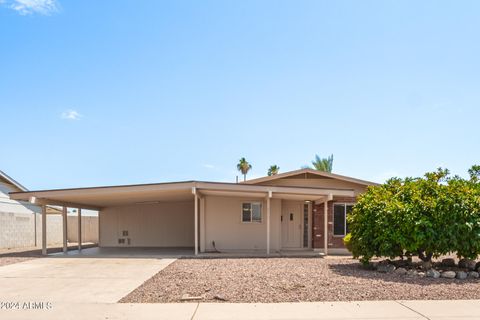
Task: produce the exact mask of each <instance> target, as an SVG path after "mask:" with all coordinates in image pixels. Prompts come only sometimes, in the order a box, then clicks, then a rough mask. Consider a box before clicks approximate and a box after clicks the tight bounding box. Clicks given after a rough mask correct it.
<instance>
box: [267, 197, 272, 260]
mask: <svg viewBox="0 0 480 320" xmlns="http://www.w3.org/2000/svg"><path fill="white" fill-rule="evenodd" d="M271 197H272V191H268V196H267V255H269V254H270V211H271V203H270V198H271Z"/></svg>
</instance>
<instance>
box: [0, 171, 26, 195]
mask: <svg viewBox="0 0 480 320" xmlns="http://www.w3.org/2000/svg"><path fill="white" fill-rule="evenodd" d="M0 178H3V179H4V180H6V181H7V182H9V183H11V184H13V185H14V186H15V187H17V188H18V189H20V190H21V191H28V189H27V188H25V187H24V186H22V185H21V184H20V183H18V182H17V181H15V180H14V179H13V178H12V177H10V176H9V175H7V174H6V173H5V172H3V171H2V170H0Z"/></svg>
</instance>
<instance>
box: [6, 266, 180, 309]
mask: <svg viewBox="0 0 480 320" xmlns="http://www.w3.org/2000/svg"><path fill="white" fill-rule="evenodd" d="M173 261H175V259H160V258H149V259H136V258H123V259H121V258H120V259H119V258H85V257H79V258H73V257H67V258H61V257H48V258H41V259H34V260H29V261H25V262H21V263H16V264H12V265H7V266H2V267H0V301H13V302H15V301H18V302H25V301H31V302H51V303H55V302H72V303H115V302H117V301H118V300H119V299H120V298H122V297H123V296H125V295H127V294H128V293H129V292H130V291H132V290H134V289H135V288H137V287H138V286H139V285H141V284H142V283H143V282H144V281H146V280H147V279H149V278H150V277H152V276H153V275H154V274H155V273H157V272H159V271H160V270H162V269H163V268H165V267H166V266H168V265H169V264H170V263H172V262H173Z"/></svg>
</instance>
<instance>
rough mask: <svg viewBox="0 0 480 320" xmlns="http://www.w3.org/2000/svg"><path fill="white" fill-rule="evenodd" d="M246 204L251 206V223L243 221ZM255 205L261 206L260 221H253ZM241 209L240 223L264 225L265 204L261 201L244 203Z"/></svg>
mask: <svg viewBox="0 0 480 320" xmlns="http://www.w3.org/2000/svg"><path fill="white" fill-rule="evenodd" d="M246 203H249V204H250V221H243V206H244V204H246ZM253 205H259V206H260V220H253V210H252V208H253ZM240 207H241V210H240V222H241V223H245V224H259V223H263V202H261V201H242V202H241V205H240Z"/></svg>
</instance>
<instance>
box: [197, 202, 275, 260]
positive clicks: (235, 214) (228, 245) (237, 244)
mask: <svg viewBox="0 0 480 320" xmlns="http://www.w3.org/2000/svg"><path fill="white" fill-rule="evenodd" d="M243 202H262V222H261V223H243V222H242V221H241V213H242V203H243ZM266 210H267V204H266V200H262V199H260V200H259V199H248V198H236V197H217V196H206V197H205V231H206V232H205V233H204V234H203V236H204V237H205V238H204V241H205V246H206V250H207V251H211V250H213V246H212V241H215V245H216V248H217V250H219V251H234V250H265V249H266V247H267V224H266V212H267V211H266ZM280 215H281V200H279V199H272V200H271V216H270V248H271V250H272V251H276V250H279V248H280V223H281V222H280Z"/></svg>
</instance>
